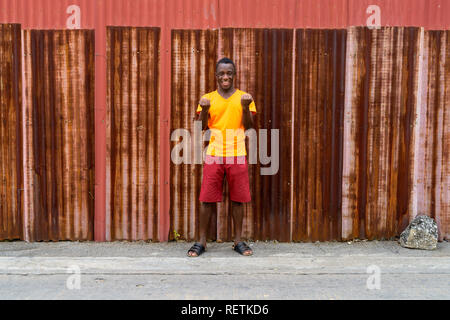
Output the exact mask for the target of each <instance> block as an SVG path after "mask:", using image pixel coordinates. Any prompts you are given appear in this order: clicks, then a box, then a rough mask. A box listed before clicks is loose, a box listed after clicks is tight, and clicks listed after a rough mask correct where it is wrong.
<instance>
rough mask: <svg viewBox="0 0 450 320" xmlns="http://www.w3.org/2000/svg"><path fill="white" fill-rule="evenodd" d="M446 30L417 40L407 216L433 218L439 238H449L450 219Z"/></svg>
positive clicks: (449, 64) (449, 62) (449, 73)
mask: <svg viewBox="0 0 450 320" xmlns="http://www.w3.org/2000/svg"><path fill="white" fill-rule="evenodd" d="M449 38H450V32H449V31H431V30H430V31H425V32H424V33H423V40H422V43H421V72H420V76H419V85H418V92H417V94H418V96H419V99H420V104H418V106H417V116H416V119H417V120H416V123H417V125H416V128H417V129H416V131H417V132H416V135H415V137H416V141H415V148H414V161H413V165H412V170H411V171H412V177H413V178H412V179H413V181H414V190H413V199H412V200H411V201H410V219H413V218H414V217H415V216H416V215H417V214H425V215H428V216H431V217H432V218H434V219H436V221H437V223H438V227H439V239H440V240H442V239H444V238H446V239H448V238H449V226H450V224H449V220H450V217H449V215H450V171H449V170H450V156H449V154H450V152H449V149H450V138H449V137H450V126H449V108H448V107H449V105H450V100H449V99H450V98H449V96H450V94H449V90H450V89H449V85H450V46H449V45H450V39H449Z"/></svg>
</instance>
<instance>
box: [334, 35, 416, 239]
mask: <svg viewBox="0 0 450 320" xmlns="http://www.w3.org/2000/svg"><path fill="white" fill-rule="evenodd" d="M418 49H419V29H418V28H391V27H386V28H380V29H378V30H377V29H367V28H350V29H349V37H348V47H347V50H348V54H347V72H346V74H347V76H348V81H347V82H346V104H345V118H344V132H345V133H344V141H345V142H344V159H343V161H344V164H343V208H342V214H343V217H342V235H343V238H344V239H347V238H368V239H383V238H390V237H392V236H394V235H396V234H398V232H399V231H401V230H400V229H401V228H402V227H405V225H404V224H405V222H407V221H408V202H409V197H410V194H411V186H412V184H411V181H410V178H409V170H410V169H409V168H410V161H409V160H410V158H411V150H412V139H411V138H412V136H411V132H412V130H414V125H415V124H414V117H413V115H414V110H415V108H416V98H415V96H414V93H415V84H416V83H417V82H416V81H417V60H418V52H419V50H418Z"/></svg>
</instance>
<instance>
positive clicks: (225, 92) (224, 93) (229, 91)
mask: <svg viewBox="0 0 450 320" xmlns="http://www.w3.org/2000/svg"><path fill="white" fill-rule="evenodd" d="M217 92H218V93H219V94H220V95H221V96H222V97H224V98H225V99H227V98H229V97H231V96H232V95H233V93H235V92H236V88H234V87H230V88H229V89H226V90H224V89H223V88H220V87H219V88H217Z"/></svg>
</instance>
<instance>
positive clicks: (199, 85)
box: [170, 30, 218, 240]
mask: <svg viewBox="0 0 450 320" xmlns="http://www.w3.org/2000/svg"><path fill="white" fill-rule="evenodd" d="M217 40H218V32H217V31H216V30H204V31H201V30H173V31H172V107H171V108H172V110H171V130H170V131H171V132H172V133H176V131H175V132H174V130H177V129H181V130H187V131H184V132H185V133H188V134H189V136H190V140H188V141H189V142H191V145H190V147H191V149H190V150H183V154H182V153H181V152H180V153H176V154H174V156H175V155H180V156H183V155H186V152H191V154H190V159H189V160H190V161H189V162H190V163H181V164H175V163H174V162H173V161H171V165H170V177H171V180H170V190H171V193H170V195H171V196H170V221H171V223H170V230H171V234H170V238H171V239H173V238H174V237H175V232H176V233H178V234H179V235H180V238H182V239H188V240H192V239H195V238H196V237H197V236H198V215H199V212H200V202H199V200H198V197H199V194H200V186H201V177H202V166H201V164H195V163H194V160H196V159H194V156H195V155H194V143H197V141H196V140H195V139H196V138H197V137H200V138H201V125H200V130H199V131H198V132H194V119H195V118H196V109H197V105H198V101H199V98H200V97H201V96H202V95H203V94H205V93H207V92H210V91H213V90H215V76H214V75H215V64H216V61H217ZM178 132H180V134H182V133H183V132H181V131H180V130H178ZM197 134H199V135H197ZM177 136H178V135H177ZM175 138H176V137H175V136H174V141H172V143H171V147H172V148H171V149H172V150H174V147H175V146H176V145H177V144H180V143H183V142H186V141H181V139H179V140H175ZM183 139H186V138H183ZM202 146H203V143H202ZM200 160H201V159H200ZM214 221H215V219H214ZM211 227H212V228H211V231H210V233H209V234H208V237H209V238H210V239H215V238H216V235H215V233H216V232H215V229H216V228H215V223H214V222H213V223H212V226H211Z"/></svg>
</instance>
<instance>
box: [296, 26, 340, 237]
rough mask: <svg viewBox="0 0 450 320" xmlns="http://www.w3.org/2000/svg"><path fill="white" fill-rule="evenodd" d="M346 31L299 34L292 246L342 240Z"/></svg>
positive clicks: (298, 32) (317, 31) (313, 31)
mask: <svg viewBox="0 0 450 320" xmlns="http://www.w3.org/2000/svg"><path fill="white" fill-rule="evenodd" d="M345 50H346V30H318V29H298V30H297V31H296V54H295V57H296V62H295V84H294V85H295V98H294V101H295V102H294V106H295V108H294V122H293V132H294V133H293V135H294V142H293V145H294V158H293V163H294V166H293V170H294V172H293V174H294V179H293V188H294V190H295V192H294V197H293V209H292V211H293V212H292V215H293V219H292V230H293V231H292V240H293V241H326V240H340V238H341V202H340V201H341V195H342V193H341V185H342V175H341V172H342V129H343V112H344V91H345Z"/></svg>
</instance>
